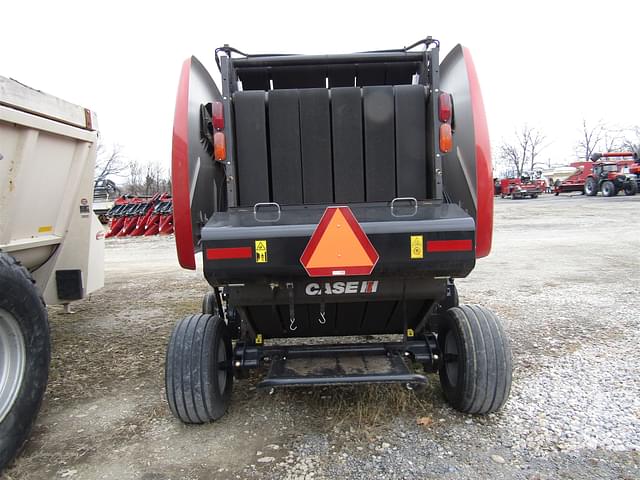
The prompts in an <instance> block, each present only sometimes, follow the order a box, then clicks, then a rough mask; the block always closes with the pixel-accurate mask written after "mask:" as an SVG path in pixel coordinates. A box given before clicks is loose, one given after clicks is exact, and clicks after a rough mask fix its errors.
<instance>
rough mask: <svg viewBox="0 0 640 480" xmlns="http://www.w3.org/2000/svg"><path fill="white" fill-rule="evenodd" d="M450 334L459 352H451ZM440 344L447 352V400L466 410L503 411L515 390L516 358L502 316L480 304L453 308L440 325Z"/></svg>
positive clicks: (443, 379)
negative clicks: (449, 348) (514, 361)
mask: <svg viewBox="0 0 640 480" xmlns="http://www.w3.org/2000/svg"><path fill="white" fill-rule="evenodd" d="M449 336H452V337H451V340H450V342H451V344H452V345H453V346H454V347H455V349H456V350H457V355H455V354H453V355H452V354H451V353H447V350H448V349H447V348H446V345H447V337H449ZM438 343H439V347H440V349H441V353H442V355H443V361H442V363H441V365H440V372H439V373H440V384H441V385H442V390H443V392H444V396H445V399H446V400H447V402H448V403H449V404H450V405H451V406H452V407H453V408H455V409H456V410H459V411H461V412H464V413H474V414H486V413H491V412H495V411H497V410H500V408H502V406H503V405H504V404H505V402H506V401H507V398H508V397H509V392H510V391H511V372H512V359H511V347H510V345H509V340H508V338H507V336H506V335H505V333H504V330H503V328H502V325H501V323H500V320H498V317H496V315H495V314H494V313H493V312H492V311H491V310H489V309H487V308H484V307H482V306H480V305H460V306H459V307H454V308H450V309H449V310H447V311H446V312H445V321H444V322H442V324H441V325H440V332H439V334H438ZM447 363H449V364H450V367H449V368H447ZM454 377H455V378H454Z"/></svg>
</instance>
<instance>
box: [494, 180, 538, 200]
mask: <svg viewBox="0 0 640 480" xmlns="http://www.w3.org/2000/svg"><path fill="white" fill-rule="evenodd" d="M543 182H544V181H543ZM542 192H543V189H542V188H541V187H540V184H539V183H538V181H535V182H532V181H531V179H530V177H526V176H523V177H521V178H503V179H502V180H500V197H502V198H504V197H511V199H512V200H515V199H516V198H537V197H538V195H539V194H541V193H542Z"/></svg>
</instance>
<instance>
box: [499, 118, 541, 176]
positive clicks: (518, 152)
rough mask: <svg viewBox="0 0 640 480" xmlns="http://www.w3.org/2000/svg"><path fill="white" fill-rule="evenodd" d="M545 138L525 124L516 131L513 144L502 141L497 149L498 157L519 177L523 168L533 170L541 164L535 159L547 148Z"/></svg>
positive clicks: (535, 129) (538, 131)
mask: <svg viewBox="0 0 640 480" xmlns="http://www.w3.org/2000/svg"><path fill="white" fill-rule="evenodd" d="M546 138H547V137H546V135H544V134H543V133H542V132H541V131H540V130H538V129H537V128H534V127H530V126H528V125H526V124H525V125H523V126H522V127H521V128H520V129H519V130H516V132H515V141H514V142H511V143H510V142H507V141H504V140H503V142H502V145H501V146H500V149H499V152H500V153H499V157H500V159H501V160H503V161H504V162H506V163H507V164H508V165H509V166H510V167H511V170H512V171H513V170H515V173H516V175H517V176H518V177H519V176H521V175H522V173H523V172H524V170H525V166H528V167H529V169H530V170H533V169H534V168H535V167H536V166H537V165H539V164H540V163H541V162H538V161H537V159H538V156H539V155H540V153H541V152H542V151H543V150H544V149H545V147H546V146H547V145H546V143H545V142H546Z"/></svg>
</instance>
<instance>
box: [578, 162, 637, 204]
mask: <svg viewBox="0 0 640 480" xmlns="http://www.w3.org/2000/svg"><path fill="white" fill-rule="evenodd" d="M625 157H631V159H625ZM607 158H614V159H615V158H620V159H621V160H608V161H606V160H605V161H603V160H602V159H607ZM591 160H592V161H593V162H595V163H594V164H593V172H592V174H591V175H589V176H588V177H587V178H586V180H585V184H584V193H585V194H586V195H588V196H590V197H593V196H595V195H597V194H598V192H599V191H600V192H602V195H603V196H605V197H614V196H616V195H617V194H618V193H619V192H620V191H621V190H622V191H624V194H625V195H635V194H636V193H638V187H639V185H638V173H637V172H638V170H639V168H638V166H640V165H639V164H638V155H637V154H635V153H631V152H607V153H594V154H593V155H591ZM632 170H633V171H635V172H636V173H632Z"/></svg>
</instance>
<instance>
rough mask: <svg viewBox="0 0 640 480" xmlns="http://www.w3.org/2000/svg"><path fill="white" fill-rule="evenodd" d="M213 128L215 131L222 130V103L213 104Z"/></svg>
mask: <svg viewBox="0 0 640 480" xmlns="http://www.w3.org/2000/svg"><path fill="white" fill-rule="evenodd" d="M212 110H213V115H212V116H213V128H214V129H215V130H222V129H223V128H224V114H223V113H222V112H223V109H222V102H213V108H212Z"/></svg>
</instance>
